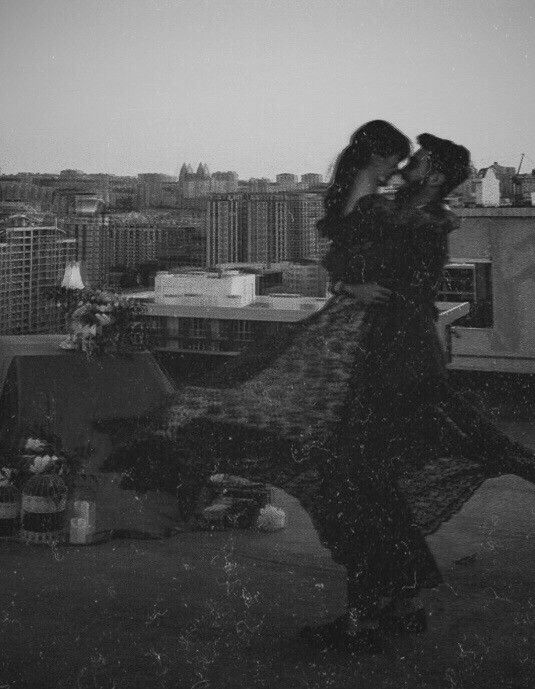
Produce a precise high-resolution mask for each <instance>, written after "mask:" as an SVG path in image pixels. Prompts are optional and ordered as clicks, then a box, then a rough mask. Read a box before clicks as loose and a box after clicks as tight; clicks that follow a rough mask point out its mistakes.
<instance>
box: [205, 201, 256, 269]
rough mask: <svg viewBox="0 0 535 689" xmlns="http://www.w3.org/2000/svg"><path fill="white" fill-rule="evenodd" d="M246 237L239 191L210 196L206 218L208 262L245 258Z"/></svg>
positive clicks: (214, 262) (226, 261)
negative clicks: (237, 192)
mask: <svg viewBox="0 0 535 689" xmlns="http://www.w3.org/2000/svg"><path fill="white" fill-rule="evenodd" d="M246 239H247V238H246V236H245V227H244V224H243V197H242V195H241V194H214V195H213V196H211V197H210V200H209V203H208V220H207V257H206V258H207V261H206V262H207V265H208V266H215V265H217V264H218V263H236V262H239V261H242V260H244V254H245V252H246Z"/></svg>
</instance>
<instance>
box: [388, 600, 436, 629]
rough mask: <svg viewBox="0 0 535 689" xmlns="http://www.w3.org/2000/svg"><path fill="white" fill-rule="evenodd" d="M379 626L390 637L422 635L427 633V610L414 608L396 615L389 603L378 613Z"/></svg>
mask: <svg viewBox="0 0 535 689" xmlns="http://www.w3.org/2000/svg"><path fill="white" fill-rule="evenodd" d="M379 625H380V627H381V629H382V630H383V631H384V632H385V633H386V634H388V635H390V636H400V635H401V634H422V633H423V632H425V631H427V610H426V609H425V608H424V607H420V608H416V609H415V610H411V611H410V612H407V613H403V614H400V613H396V612H395V609H394V605H393V604H392V603H390V604H389V605H387V606H386V607H385V608H383V609H382V610H381V612H380V613H379Z"/></svg>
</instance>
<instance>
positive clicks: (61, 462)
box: [0, 437, 80, 489]
mask: <svg viewBox="0 0 535 689" xmlns="http://www.w3.org/2000/svg"><path fill="white" fill-rule="evenodd" d="M79 463H80V462H79V459H78V458H77V456H75V455H72V454H70V453H68V452H65V450H63V449H61V444H60V443H59V442H58V441H57V440H54V439H50V440H45V439H42V438H37V437H26V438H23V439H22V440H21V442H20V444H19V449H18V451H17V452H15V453H13V454H12V455H11V456H9V455H6V456H5V457H4V458H3V460H1V461H0V485H3V486H15V487H16V488H19V489H21V488H22V487H23V486H24V484H25V483H26V482H27V481H28V479H30V478H31V477H32V476H37V475H39V474H54V475H56V476H61V477H62V478H63V480H64V481H65V483H66V484H67V485H69V484H72V482H73V481H74V477H75V475H76V473H77V471H78V468H79Z"/></svg>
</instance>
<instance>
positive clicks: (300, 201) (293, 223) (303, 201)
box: [288, 192, 328, 261]
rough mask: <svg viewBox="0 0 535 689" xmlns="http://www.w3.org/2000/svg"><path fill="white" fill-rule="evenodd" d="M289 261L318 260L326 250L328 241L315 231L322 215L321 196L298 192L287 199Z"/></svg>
mask: <svg viewBox="0 0 535 689" xmlns="http://www.w3.org/2000/svg"><path fill="white" fill-rule="evenodd" d="M288 207H289V247H288V250H289V251H288V253H289V260H291V261H300V260H310V259H311V260H318V259H321V258H322V257H323V256H324V255H325V253H326V251H327V248H328V240H327V239H326V238H325V237H322V236H321V235H320V234H319V232H318V229H317V222H318V220H319V219H320V218H321V217H322V215H323V197H322V196H321V194H315V193H306V192H304V193H303V192H300V193H295V194H291V195H289V197H288Z"/></svg>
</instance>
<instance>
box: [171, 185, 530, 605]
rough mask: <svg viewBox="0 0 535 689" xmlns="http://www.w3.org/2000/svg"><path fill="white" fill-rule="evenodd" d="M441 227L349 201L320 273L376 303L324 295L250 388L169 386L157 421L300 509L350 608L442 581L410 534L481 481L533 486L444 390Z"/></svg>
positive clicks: (255, 355)
mask: <svg viewBox="0 0 535 689" xmlns="http://www.w3.org/2000/svg"><path fill="white" fill-rule="evenodd" d="M452 217H453V216H452V215H451V214H450V213H448V212H446V211H444V210H443V209H442V208H439V207H437V208H428V209H420V210H413V211H405V212H401V211H399V210H396V209H395V208H394V207H393V204H392V203H391V202H389V201H387V200H385V199H383V198H381V197H379V196H375V195H374V196H369V197H366V198H364V199H362V200H361V201H360V202H359V204H358V206H357V208H356V209H355V210H354V211H353V212H352V213H351V214H350V215H349V216H347V217H346V218H345V220H344V223H343V224H342V225H341V227H340V231H339V233H338V236H337V238H336V240H334V241H333V243H332V246H331V249H330V251H329V253H328V255H327V257H326V259H325V265H326V267H327V269H328V270H329V272H330V275H331V278H332V280H333V281H337V280H342V281H344V282H347V283H357V284H358V283H368V282H376V283H378V284H380V285H383V286H385V287H388V288H389V289H391V290H392V293H393V296H392V299H391V300H390V302H389V304H388V305H381V306H371V307H368V308H361V307H359V306H358V305H356V304H355V302H354V300H353V299H352V298H350V297H347V296H336V297H334V298H333V299H331V300H330V301H329V302H328V304H327V305H326V306H325V308H324V309H323V310H322V311H321V312H319V313H317V314H315V315H314V316H313V317H311V318H310V319H308V320H307V321H306V322H305V323H303V324H300V325H299V327H298V328H297V329H296V330H295V331H294V332H293V334H292V337H291V339H290V341H289V342H287V341H278V340H272V341H270V342H263V343H261V344H262V346H258V347H257V348H256V349H254V350H253V351H252V352H250V353H249V355H248V357H247V358H246V362H247V364H246V365H247V368H248V369H249V372H251V371H254V372H255V375H253V377H252V378H251V379H250V380H248V381H246V382H245V383H241V384H239V385H234V386H232V385H230V386H228V387H223V388H210V389H207V388H196V387H187V388H183V389H182V390H181V391H180V393H179V404H177V406H175V407H174V408H173V409H172V412H171V420H170V423H171V425H172V426H174V427H175V429H178V432H180V433H183V434H185V435H187V434H189V435H190V436H192V435H193V436H195V437H196V438H198V439H199V441H200V442H202V443H204V444H205V446H206V447H207V448H209V450H210V451H211V452H215V454H216V455H217V456H218V459H219V462H218V465H219V469H220V470H224V471H232V472H234V473H241V474H242V475H254V476H255V477H257V478H264V479H265V480H268V481H271V482H273V483H276V484H278V485H280V486H282V487H283V488H285V489H286V490H287V491H288V492H290V493H292V494H294V495H295V496H296V497H298V498H299V499H300V500H301V502H302V503H303V504H304V506H305V507H306V508H307V509H308V511H309V512H310V514H311V516H312V519H313V521H314V524H315V526H316V528H317V530H318V533H319V535H320V537H321V539H322V541H323V543H324V544H325V545H326V546H327V547H328V548H329V549H330V550H331V553H332V556H333V558H334V559H335V560H336V561H338V562H340V563H342V564H344V565H345V566H346V568H347V570H348V597H349V603H350V605H359V606H361V608H362V606H363V605H366V601H368V602H369V604H370V606H373V602H374V601H377V600H378V599H379V598H380V597H383V596H386V597H389V596H392V595H402V594H403V593H405V594H407V595H409V594H412V593H416V592H417V591H418V589H419V588H421V587H424V586H425V587H431V586H435V585H437V584H438V583H440V582H441V575H440V573H439V571H438V568H437V566H436V564H435V561H434V559H433V557H432V555H431V553H430V551H429V549H428V547H427V544H426V542H425V539H424V536H423V533H429V532H430V531H432V530H433V529H435V528H437V526H438V525H439V524H440V523H441V522H442V521H444V519H446V518H448V517H449V516H450V515H451V514H452V513H453V512H454V511H455V510H456V509H458V508H459V507H460V506H461V505H462V504H463V503H464V501H465V500H466V499H467V497H469V495H470V494H471V493H472V492H473V491H474V490H475V489H476V488H477V487H478V486H479V485H480V484H481V483H482V481H483V480H485V478H487V477H489V476H493V475H497V474H499V473H509V472H511V471H514V473H518V474H519V475H522V476H524V477H525V478H530V479H531V480H533V478H535V473H534V471H533V468H534V466H535V463H534V462H533V457H532V455H531V453H529V452H527V451H526V450H524V448H521V447H519V446H517V445H516V444H514V443H511V442H510V441H509V440H508V439H507V438H505V436H503V435H502V434H500V433H499V432H498V431H497V430H496V429H495V428H494V427H493V426H492V425H491V424H490V423H489V422H488V421H486V419H485V418H484V416H483V415H481V414H480V413H479V412H478V411H477V410H476V409H475V408H473V407H472V406H471V405H469V404H468V403H467V402H466V400H464V399H463V398H462V397H460V396H456V394H455V393H453V392H452V391H451V390H450V389H449V387H448V383H447V378H446V367H445V362H444V356H443V352H442V349H441V346H440V343H439V340H438V337H437V333H436V329H435V317H436V310H435V306H434V299H435V287H436V283H437V281H438V280H439V279H440V277H441V274H442V269H443V266H444V262H445V260H446V252H447V235H448V233H449V232H450V231H451V229H453V227H454V225H453V221H452ZM241 365H243V364H241ZM228 378H229V379H232V374H231V375H230V376H229V377H228ZM227 382H228V381H227ZM248 431H250V433H249V435H248ZM281 439H284V441H285V443H286V444H284V443H282V444H281Z"/></svg>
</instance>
